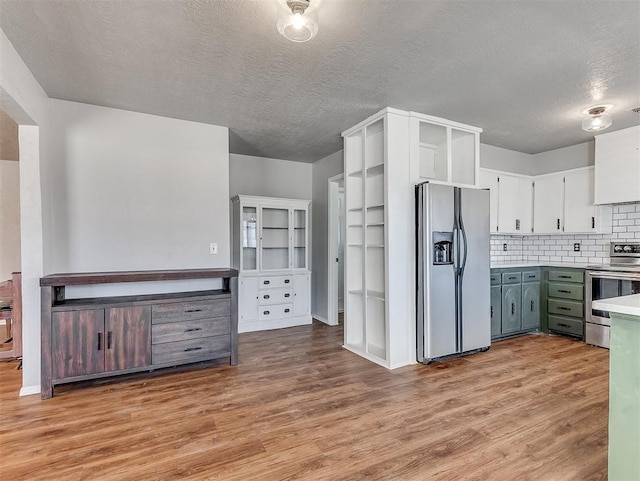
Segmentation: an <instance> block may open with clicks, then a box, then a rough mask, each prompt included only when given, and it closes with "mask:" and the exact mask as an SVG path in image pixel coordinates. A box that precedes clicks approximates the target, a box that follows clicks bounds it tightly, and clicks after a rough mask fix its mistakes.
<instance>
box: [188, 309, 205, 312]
mask: <svg viewBox="0 0 640 481" xmlns="http://www.w3.org/2000/svg"><path fill="white" fill-rule="evenodd" d="M202 311H203V309H185V310H184V312H202Z"/></svg>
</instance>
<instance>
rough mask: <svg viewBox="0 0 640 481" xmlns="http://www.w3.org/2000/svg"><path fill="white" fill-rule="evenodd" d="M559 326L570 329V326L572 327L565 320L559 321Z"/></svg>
mask: <svg viewBox="0 0 640 481" xmlns="http://www.w3.org/2000/svg"><path fill="white" fill-rule="evenodd" d="M558 326H559V327H566V328H567V329H570V328H571V326H570V325H569V324H565V323H564V322H559V323H558Z"/></svg>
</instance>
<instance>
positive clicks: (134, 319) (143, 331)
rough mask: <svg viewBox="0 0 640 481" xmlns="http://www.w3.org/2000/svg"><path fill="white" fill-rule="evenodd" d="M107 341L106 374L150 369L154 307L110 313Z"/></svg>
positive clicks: (106, 326)
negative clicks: (143, 367)
mask: <svg viewBox="0 0 640 481" xmlns="http://www.w3.org/2000/svg"><path fill="white" fill-rule="evenodd" d="M105 340H106V349H105V354H104V355H105V371H119V370H121V369H131V368H134V367H142V366H148V365H150V364H151V306H129V307H116V308H109V309H107V310H106V314H105Z"/></svg>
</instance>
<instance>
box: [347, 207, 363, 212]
mask: <svg viewBox="0 0 640 481" xmlns="http://www.w3.org/2000/svg"><path fill="white" fill-rule="evenodd" d="M361 210H362V207H352V208H351V209H349V212H358V211H361Z"/></svg>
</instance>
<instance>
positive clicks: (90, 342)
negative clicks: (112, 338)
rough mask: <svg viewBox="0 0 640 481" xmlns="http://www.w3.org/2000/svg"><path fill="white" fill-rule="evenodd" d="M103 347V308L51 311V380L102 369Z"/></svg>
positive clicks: (101, 370) (96, 371)
mask: <svg viewBox="0 0 640 481" xmlns="http://www.w3.org/2000/svg"><path fill="white" fill-rule="evenodd" d="M104 349H105V337H104V309H88V310H83V311H65V312H54V313H53V316H52V325H51V352H52V371H53V372H52V377H53V379H54V380H55V379H63V378H69V377H76V376H85V375H88V374H95V373H99V372H103V371H104Z"/></svg>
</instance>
